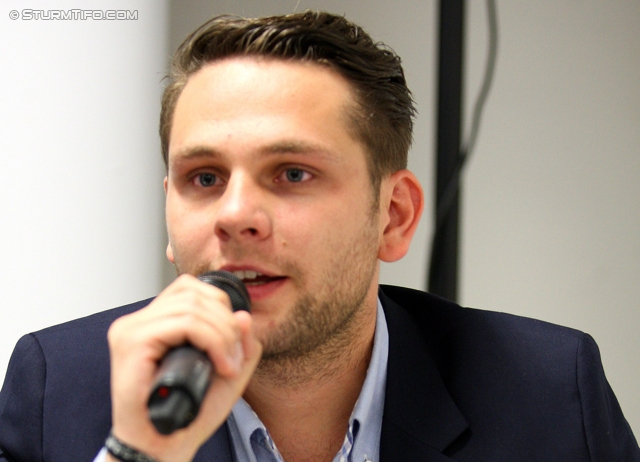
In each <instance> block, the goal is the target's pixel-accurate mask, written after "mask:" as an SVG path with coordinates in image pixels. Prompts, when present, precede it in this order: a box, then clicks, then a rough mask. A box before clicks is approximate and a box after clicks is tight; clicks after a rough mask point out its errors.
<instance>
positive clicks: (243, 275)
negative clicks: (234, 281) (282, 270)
mask: <svg viewBox="0 0 640 462" xmlns="http://www.w3.org/2000/svg"><path fill="white" fill-rule="evenodd" d="M233 274H235V275H236V276H237V277H238V278H239V279H242V280H243V281H246V280H248V279H255V278H256V277H258V276H263V274H262V273H258V272H256V271H251V270H236V271H234V272H233Z"/></svg>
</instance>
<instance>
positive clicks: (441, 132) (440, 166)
mask: <svg viewBox="0 0 640 462" xmlns="http://www.w3.org/2000/svg"><path fill="white" fill-rule="evenodd" d="M463 25H464V0H440V33H439V52H438V117H437V124H438V129H437V141H436V146H437V152H436V156H437V165H436V199H435V200H436V210H435V217H436V226H435V232H434V236H433V245H432V249H431V263H430V268H429V276H428V278H429V281H428V290H429V292H431V293H434V294H437V295H440V296H442V297H445V298H448V299H450V300H456V298H457V295H458V293H457V292H458V245H459V238H458V235H459V230H458V227H459V216H460V211H459V205H460V188H459V185H458V184H457V183H458V178H459V177H458V174H459V171H458V170H459V165H460V162H459V156H460V144H461V140H460V138H461V129H462V60H463V41H464V34H463V31H464V27H463ZM448 186H449V187H448ZM451 186H454V188H453V189H452V188H451ZM447 196H448V197H447Z"/></svg>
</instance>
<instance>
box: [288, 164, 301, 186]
mask: <svg viewBox="0 0 640 462" xmlns="http://www.w3.org/2000/svg"><path fill="white" fill-rule="evenodd" d="M304 174H305V172H304V170H300V169H299V168H290V169H288V170H287V172H286V175H287V180H289V181H291V182H292V183H298V182H300V181H302V180H303V179H304Z"/></svg>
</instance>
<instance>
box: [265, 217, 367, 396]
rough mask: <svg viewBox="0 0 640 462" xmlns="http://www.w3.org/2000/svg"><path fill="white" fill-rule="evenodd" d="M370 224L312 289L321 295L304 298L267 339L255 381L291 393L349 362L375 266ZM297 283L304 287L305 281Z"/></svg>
mask: <svg viewBox="0 0 640 462" xmlns="http://www.w3.org/2000/svg"><path fill="white" fill-rule="evenodd" d="M370 218H371V220H370V222H369V223H367V224H366V225H365V226H364V228H363V232H362V233H360V235H359V236H357V237H356V238H355V239H354V240H353V241H352V242H342V243H341V244H340V246H339V247H340V249H339V250H340V251H336V252H335V255H336V257H335V260H334V263H333V265H332V266H331V267H329V268H326V269H325V272H324V274H322V275H321V276H320V283H319V284H314V285H315V286H316V287H318V288H319V289H318V290H317V291H316V292H315V293H310V292H309V291H308V290H307V291H306V292H303V293H302V295H301V296H300V298H299V299H298V300H297V302H296V303H295V304H294V306H293V308H292V309H291V312H290V313H289V315H288V318H287V320H285V321H284V322H283V323H282V324H280V325H278V326H277V327H276V328H275V329H273V330H271V331H270V332H269V333H268V334H267V337H266V338H265V339H264V340H263V354H262V359H261V361H260V364H259V366H258V370H257V375H258V376H261V377H262V378H264V379H267V380H269V381H270V382H271V383H272V384H276V385H280V386H286V387H288V388H292V387H296V386H299V385H303V384H304V383H306V382H308V381H309V380H323V379H329V378H331V377H332V376H333V375H334V374H335V373H336V372H338V370H339V368H340V367H343V366H344V359H345V358H350V357H351V354H350V353H351V350H352V349H353V348H354V342H353V340H354V338H355V337H356V336H357V334H358V330H359V329H360V324H361V321H363V320H364V319H366V317H367V312H366V310H367V307H366V306H365V301H366V298H367V295H368V293H369V290H370V288H371V283H372V281H373V278H374V276H375V274H376V270H377V264H378V263H377V262H378V256H377V250H378V236H377V226H376V225H375V220H373V218H374V217H373V216H372V217H370ZM330 248H333V247H330ZM291 271H292V272H293V274H299V275H302V274H304V272H303V271H301V270H300V269H298V270H297V271H296V269H294V268H291ZM289 274H292V273H289ZM298 280H302V284H301V285H302V287H304V278H303V277H301V279H298ZM303 290H304V289H303Z"/></svg>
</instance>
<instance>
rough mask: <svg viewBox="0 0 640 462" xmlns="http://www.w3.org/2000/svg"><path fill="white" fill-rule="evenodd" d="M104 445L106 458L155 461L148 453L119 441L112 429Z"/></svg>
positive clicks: (127, 460)
mask: <svg viewBox="0 0 640 462" xmlns="http://www.w3.org/2000/svg"><path fill="white" fill-rule="evenodd" d="M104 445H105V447H106V448H107V453H108V454H107V460H111V461H121V462H157V461H156V460H155V459H154V458H153V457H151V456H149V455H148V454H145V453H144V452H142V451H139V450H138V449H136V448H134V447H132V446H129V445H128V444H127V443H125V442H123V441H120V440H119V439H118V438H117V437H116V436H115V435H114V434H113V430H112V431H110V432H109V436H108V437H107V440H106V441H105V443H104Z"/></svg>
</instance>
